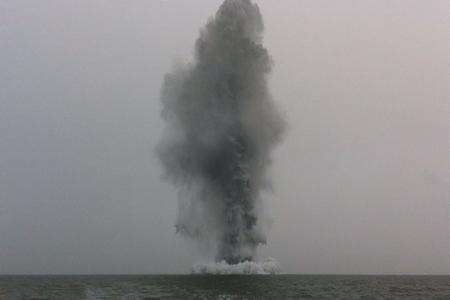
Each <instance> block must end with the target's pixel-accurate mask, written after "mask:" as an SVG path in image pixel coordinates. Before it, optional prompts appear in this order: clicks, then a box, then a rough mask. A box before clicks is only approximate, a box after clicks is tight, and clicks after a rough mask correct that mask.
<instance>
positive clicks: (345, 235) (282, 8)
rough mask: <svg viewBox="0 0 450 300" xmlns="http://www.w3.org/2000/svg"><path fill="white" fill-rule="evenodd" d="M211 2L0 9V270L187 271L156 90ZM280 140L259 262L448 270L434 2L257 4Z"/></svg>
mask: <svg viewBox="0 0 450 300" xmlns="http://www.w3.org/2000/svg"><path fill="white" fill-rule="evenodd" d="M220 2H221V1H220V0H189V1H188V0H165V1H162V0H161V1H159V0H134V1H111V0H97V1H91V0H77V1H60V0H41V1H23V0H0V273H161V272H186V271H188V269H189V267H190V266H191V264H192V263H193V262H195V261H197V260H198V259H199V258H198V257H197V256H196V255H195V251H192V250H190V249H192V248H191V247H190V246H189V244H188V243H187V242H186V241H184V240H183V239H182V238H179V237H176V235H175V230H174V227H173V224H174V221H175V218H176V209H177V208H176V205H177V200H176V191H174V190H173V188H172V187H171V186H169V185H168V184H167V183H164V182H163V181H162V180H161V178H160V174H161V168H160V166H159V164H158V160H157V158H156V157H155V156H154V154H153V151H154V147H155V145H156V144H157V143H158V140H159V137H160V135H161V131H162V128H163V125H164V124H163V123H162V121H161V120H160V117H159V114H160V109H161V106H160V103H159V99H158V97H159V89H160V86H161V82H162V78H163V76H164V74H165V73H166V72H168V71H169V70H170V69H171V66H172V65H173V62H174V61H182V62H183V61H189V60H190V58H191V57H192V53H193V50H192V49H193V45H194V41H195V39H196V38H197V35H198V30H199V28H200V27H201V26H202V25H204V24H205V22H206V21H207V19H208V17H210V16H211V15H212V14H214V12H215V11H216V10H217V8H218V7H219V5H220ZM257 3H258V4H259V5H260V8H261V11H262V14H263V16H264V19H265V24H266V35H265V45H266V46H267V48H268V50H269V51H270V53H271V54H272V57H273V59H274V61H275V68H274V72H273V74H272V76H271V80H270V86H271V91H272V94H273V95H274V98H275V99H276V101H277V103H278V105H279V106H280V108H281V109H282V111H283V112H284V114H285V115H286V118H287V120H288V123H289V130H288V133H287V136H286V138H285V140H284V143H283V144H282V145H281V146H280V147H279V148H278V149H277V152H276V153H275V156H274V165H273V170H272V173H273V177H274V182H275V193H274V195H273V199H271V202H270V207H271V209H270V213H271V215H272V218H273V226H272V229H271V231H270V232H269V241H268V242H269V243H268V245H267V246H266V247H264V249H262V252H261V255H262V256H263V257H264V256H272V257H275V258H276V259H277V260H278V261H279V262H280V263H281V265H282V266H283V269H284V271H286V272H295V273H426V274H429V273H447V274H448V273H450V255H449V253H450V71H449V70H450V69H449V67H450V38H449V37H450V18H449V16H450V3H449V2H448V1H447V0H442V1H439V0H432V1H421V0H411V1H402V0H365V1H351V0H342V1H331V0H330V1H322V0H307V1H303V0H283V1H272V0H260V1H257Z"/></svg>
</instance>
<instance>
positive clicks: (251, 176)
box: [157, 0, 285, 264]
mask: <svg viewBox="0 0 450 300" xmlns="http://www.w3.org/2000/svg"><path fill="white" fill-rule="evenodd" d="M263 27H264V26H263V21H262V17H261V14H260V11H259V8H258V6H257V5H256V4H253V3H251V1H250V0H225V2H224V3H223V4H222V5H221V7H220V8H219V10H218V12H217V13H216V15H215V17H214V18H212V19H210V20H209V22H208V23H207V24H206V26H205V27H204V28H203V29H202V30H201V31H200V37H199V38H198V40H197V42H196V44H195V60H194V62H193V63H192V64H190V65H187V66H183V67H181V66H178V67H177V68H176V70H175V71H173V72H172V73H171V74H168V75H167V76H166V78H165V81H164V84H163V87H162V92H161V101H162V104H163V111H162V117H163V118H164V120H165V121H166V122H167V130H166V132H165V134H164V137H163V139H162V141H161V143H160V145H159V147H158V148H157V153H158V156H159V158H160V160H161V162H162V164H163V166H164V169H165V175H166V178H167V179H168V180H170V181H171V182H172V183H173V184H174V185H175V186H176V187H177V188H178V190H179V197H180V203H179V214H178V220H177V223H176V229H177V232H178V233H180V234H181V235H183V236H186V237H189V238H192V239H194V240H197V241H206V242H208V243H209V244H213V245H214V246H215V247H216V248H217V249H216V251H217V252H216V253H217V254H216V261H225V262H226V263H228V264H237V263H240V262H245V261H251V260H253V259H254V257H255V254H256V248H257V246H258V245H259V244H263V243H265V242H266V238H265V235H264V232H263V230H262V226H261V224H260V223H261V222H260V220H259V219H258V215H259V211H260V209H259V208H260V206H261V193H263V192H264V191H268V190H270V180H269V178H268V176H267V167H268V166H269V164H270V154H271V151H272V149H273V147H274V146H275V145H276V144H277V143H278V142H279V141H280V139H281V136H282V133H283V130H284V125H285V124H284V121H283V119H282V117H281V116H280V113H279V111H278V110H277V109H276V107H275V106H274V103H273V101H272V98H271V96H270V94H269V91H268V88H267V75H268V73H269V72H270V70H271V66H272V62H271V59H270V56H269V54H268V52H267V50H266V49H265V48H264V47H263V46H262V32H263Z"/></svg>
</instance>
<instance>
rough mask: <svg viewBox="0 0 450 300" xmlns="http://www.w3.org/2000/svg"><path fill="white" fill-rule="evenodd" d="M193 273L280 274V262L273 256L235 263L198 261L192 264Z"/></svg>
mask: <svg viewBox="0 0 450 300" xmlns="http://www.w3.org/2000/svg"><path fill="white" fill-rule="evenodd" d="M191 273H192V274H215V275H232V274H241V275H250V274H266V275H270V274H279V273H281V268H280V264H279V263H278V262H277V261H276V260H275V259H273V258H268V259H266V260H264V261H262V262H254V261H245V262H241V263H238V264H235V265H230V264H227V263H226V262H225V261H222V262H216V263H198V264H195V265H194V266H192V269H191Z"/></svg>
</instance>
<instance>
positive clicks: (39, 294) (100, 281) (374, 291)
mask: <svg viewBox="0 0 450 300" xmlns="http://www.w3.org/2000/svg"><path fill="white" fill-rule="evenodd" d="M0 299H450V276H356V275H355V276H331V275H330V276H328V275H314V276H311V275H271V276H268V275H222V276H212V275H158V276H155V275H149V276H146V275H142V276H140V275H139V276H128V275H126V276H0Z"/></svg>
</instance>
